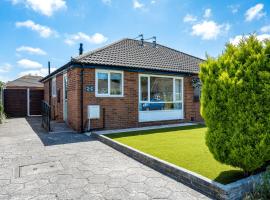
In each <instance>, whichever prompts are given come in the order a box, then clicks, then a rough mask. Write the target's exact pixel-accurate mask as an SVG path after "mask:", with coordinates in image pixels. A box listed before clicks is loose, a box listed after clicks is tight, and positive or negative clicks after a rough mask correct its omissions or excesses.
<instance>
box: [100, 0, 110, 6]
mask: <svg viewBox="0 0 270 200" xmlns="http://www.w3.org/2000/svg"><path fill="white" fill-rule="evenodd" d="M102 3H104V4H106V5H111V3H112V0H102Z"/></svg>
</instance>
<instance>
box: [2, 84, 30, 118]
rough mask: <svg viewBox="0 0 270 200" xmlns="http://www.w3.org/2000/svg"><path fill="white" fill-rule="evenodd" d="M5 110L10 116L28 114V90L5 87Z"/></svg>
mask: <svg viewBox="0 0 270 200" xmlns="http://www.w3.org/2000/svg"><path fill="white" fill-rule="evenodd" d="M4 111H5V113H6V115H7V116H8V117H24V116H27V90H22V89H5V90H4Z"/></svg>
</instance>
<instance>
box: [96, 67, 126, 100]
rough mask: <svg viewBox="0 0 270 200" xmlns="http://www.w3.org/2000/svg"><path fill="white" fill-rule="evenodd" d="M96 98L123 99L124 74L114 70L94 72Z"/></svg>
mask: <svg viewBox="0 0 270 200" xmlns="http://www.w3.org/2000/svg"><path fill="white" fill-rule="evenodd" d="M95 82H96V84H95V85H96V87H95V91H96V92H95V93H96V97H123V96H124V73H123V71H116V70H96V81H95Z"/></svg>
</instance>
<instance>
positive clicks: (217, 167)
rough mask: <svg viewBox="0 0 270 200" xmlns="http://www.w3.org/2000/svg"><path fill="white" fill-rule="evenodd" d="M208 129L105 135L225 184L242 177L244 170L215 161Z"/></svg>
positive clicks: (179, 129) (176, 129) (198, 127)
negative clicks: (207, 141) (207, 139)
mask: <svg viewBox="0 0 270 200" xmlns="http://www.w3.org/2000/svg"><path fill="white" fill-rule="evenodd" d="M206 129H207V128H206V127H204V126H202V125H196V126H186V127H177V128H166V129H155V130H148V131H136V132H128V133H115V134H109V135H106V136H108V137H110V138H112V139H114V140H116V141H118V142H121V143H123V144H126V145H128V146H131V147H133V148H136V149H138V150H140V151H143V152H145V153H148V154H150V155H153V156H155V157H158V158H160V159H162V160H165V161H168V162H170V163H173V164H175V165H178V166H180V167H183V168H186V169H188V170H190V171H193V172H196V173H198V174H201V175H203V176H205V177H207V178H209V179H212V180H215V181H217V182H220V183H223V184H226V183H230V182H233V181H235V180H237V179H240V178H242V177H243V173H242V171H241V170H239V169H237V168H233V167H230V166H228V165H223V164H220V163H219V162H218V161H216V160H215V159H214V158H213V156H212V154H211V153H210V151H209V150H208V147H207V146H206V144H205V132H206Z"/></svg>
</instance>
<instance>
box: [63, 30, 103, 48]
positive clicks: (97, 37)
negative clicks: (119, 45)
mask: <svg viewBox="0 0 270 200" xmlns="http://www.w3.org/2000/svg"><path fill="white" fill-rule="evenodd" d="M107 40H108V38H106V37H105V36H104V35H102V34H101V33H95V34H94V35H87V34H85V33H82V32H78V33H76V34H73V35H69V36H67V39H66V40H65V43H66V44H68V45H73V44H75V43H76V42H83V41H84V42H88V43H90V44H101V43H104V42H106V41H107Z"/></svg>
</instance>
